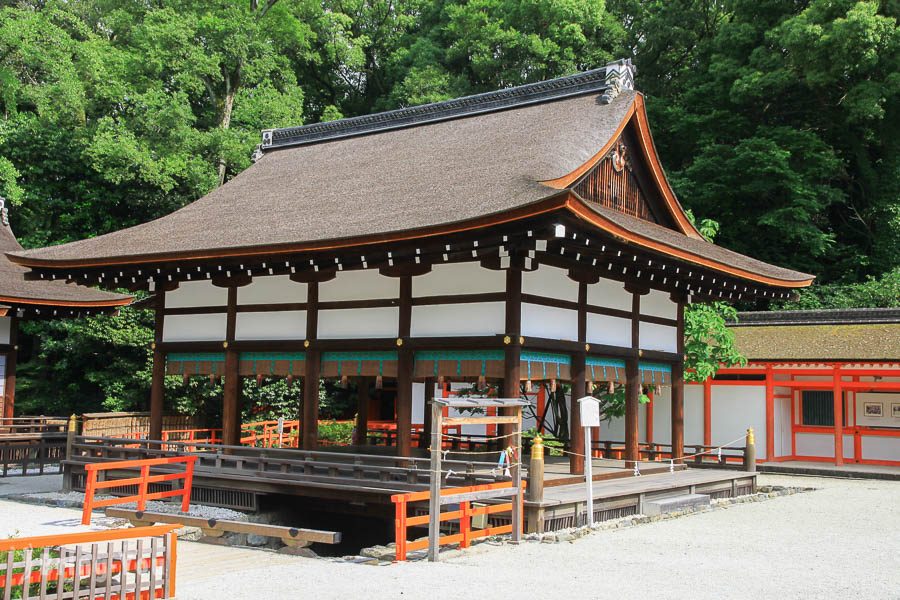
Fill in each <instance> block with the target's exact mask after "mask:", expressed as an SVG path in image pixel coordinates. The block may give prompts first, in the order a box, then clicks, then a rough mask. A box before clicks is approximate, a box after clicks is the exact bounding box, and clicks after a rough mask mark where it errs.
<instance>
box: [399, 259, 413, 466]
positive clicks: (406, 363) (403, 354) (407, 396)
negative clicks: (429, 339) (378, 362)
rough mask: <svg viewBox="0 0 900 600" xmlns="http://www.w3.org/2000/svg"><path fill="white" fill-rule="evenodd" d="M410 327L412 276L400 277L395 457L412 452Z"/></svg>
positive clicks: (408, 454) (411, 355) (411, 356)
mask: <svg viewBox="0 0 900 600" xmlns="http://www.w3.org/2000/svg"><path fill="white" fill-rule="evenodd" d="M411 325H412V276H411V275H403V276H401V277H400V326H399V331H398V336H397V344H398V350H397V400H396V412H397V456H410V453H411V450H412V375H413V354H412V350H410V349H409V348H408V347H407V346H404V345H403V344H404V342H406V341H407V340H408V339H409V334H410V328H411Z"/></svg>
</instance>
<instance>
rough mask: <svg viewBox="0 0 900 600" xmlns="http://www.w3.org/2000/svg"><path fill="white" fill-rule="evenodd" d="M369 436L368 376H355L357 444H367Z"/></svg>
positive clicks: (354, 441) (355, 441)
mask: <svg viewBox="0 0 900 600" xmlns="http://www.w3.org/2000/svg"><path fill="white" fill-rule="evenodd" d="M368 437H369V378H368V377H357V378H356V439H355V440H353V443H354V444H356V445H357V446H365V445H366V444H368V441H369V440H368Z"/></svg>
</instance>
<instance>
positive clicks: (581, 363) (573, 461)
mask: <svg viewBox="0 0 900 600" xmlns="http://www.w3.org/2000/svg"><path fill="white" fill-rule="evenodd" d="M585 371H586V367H585V353H584V352H576V353H574V354H573V355H572V399H571V401H570V405H569V420H570V421H571V423H572V426H571V427H570V428H569V440H570V447H571V448H570V449H571V451H572V452H573V454H570V455H569V472H570V473H572V474H573V475H582V474H583V473H584V456H581V454H582V453H584V428H583V427H582V426H581V408H580V407H579V406H578V399H579V398H583V397H584V396H585V395H586V394H587V381H586V379H585ZM587 454H588V455H590V451H588V452H587Z"/></svg>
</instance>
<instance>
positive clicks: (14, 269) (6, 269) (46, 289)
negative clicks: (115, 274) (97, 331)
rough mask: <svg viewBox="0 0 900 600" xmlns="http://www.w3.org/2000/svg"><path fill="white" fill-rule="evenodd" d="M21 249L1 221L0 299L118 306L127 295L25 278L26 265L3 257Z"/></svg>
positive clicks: (127, 301)
mask: <svg viewBox="0 0 900 600" xmlns="http://www.w3.org/2000/svg"><path fill="white" fill-rule="evenodd" d="M17 250H22V246H21V245H20V244H19V241H18V240H17V239H16V236H15V235H13V232H12V230H11V229H10V228H9V226H4V225H2V224H0V253H2V256H0V302H2V303H4V304H7V305H9V304H12V305H15V304H29V305H35V304H36V305H42V306H84V307H101V306H121V305H124V304H128V303H129V302H130V301H131V297H130V296H123V295H121V294H112V293H110V292H103V291H100V290H95V289H93V288H89V287H85V286H82V285H75V284H70V283H65V282H63V281H52V282H51V281H26V280H25V277H24V275H25V273H26V272H27V271H28V269H27V268H25V267H21V266H19V265H17V264H14V263H12V262H10V261H9V259H8V258H6V254H5V253H6V252H14V251H17Z"/></svg>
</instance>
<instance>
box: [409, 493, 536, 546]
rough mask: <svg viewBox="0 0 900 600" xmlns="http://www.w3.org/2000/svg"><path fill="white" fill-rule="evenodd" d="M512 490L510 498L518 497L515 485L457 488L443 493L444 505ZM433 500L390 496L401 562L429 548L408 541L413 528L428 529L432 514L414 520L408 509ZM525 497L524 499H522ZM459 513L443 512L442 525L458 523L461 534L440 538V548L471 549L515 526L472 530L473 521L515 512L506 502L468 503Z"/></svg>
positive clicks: (425, 543) (419, 495)
mask: <svg viewBox="0 0 900 600" xmlns="http://www.w3.org/2000/svg"><path fill="white" fill-rule="evenodd" d="M506 489H508V490H509V492H510V493H509V495H515V494H516V493H517V489H516V488H514V487H513V485H512V482H504V483H490V484H484V485H471V486H467V487H455V488H447V489H443V490H441V501H442V502H441V503H442V504H445V503H447V502H448V501H449V502H452V499H453V498H452V497H453V496H460V495H463V494H468V493H472V492H484V491H488V490H506ZM429 496H430V492H429V491H427V490H426V491H422V492H410V493H407V494H395V495H393V496H391V502H393V503H394V505H395V517H394V538H395V541H396V544H397V554H396V558H397V560H398V561H402V560H406V555H407V553H408V552H411V551H413V550H422V549H424V548H427V547H428V539H423V540H417V541H414V542H410V541H409V534H408V529H409V528H410V527H417V526H427V525H428V522H429V519H430V514H424V515H418V516H415V517H411V516H409V514H408V509H409V505H410V504H411V503H413V502H424V501H427V500H428V498H429ZM523 497H524V496H523ZM458 504H459V508H458V509H457V510H452V511H447V512H441V515H440V522H441V523H443V522H445V521H459V532H458V533H454V534H449V535H441V536H440V537H439V538H438V546H445V545H447V544H459V546H460V548H468V547H469V546H470V545H471V543H472V541H473V540H477V539H479V538H483V537H488V536H491V535H502V534H504V533H512V530H513V529H512V528H513V526H512V523H510V524H509V525H496V526H494V527H484V528H481V529H475V528H473V526H472V517H476V516H479V515H493V514H497V513H504V512H512V508H513V503H512V502H503V503H501V504H488V505H485V506H478V507H475V508H473V507H472V503H471V502H468V501H463V502H459V503H458Z"/></svg>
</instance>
